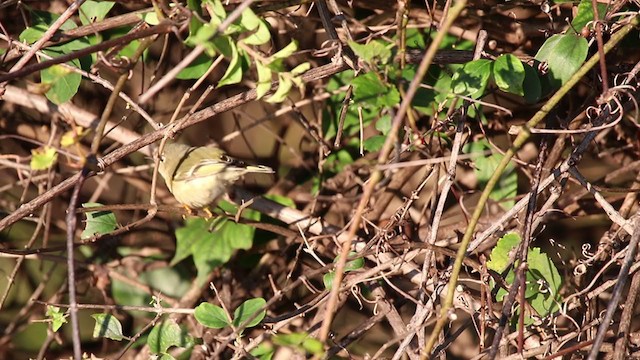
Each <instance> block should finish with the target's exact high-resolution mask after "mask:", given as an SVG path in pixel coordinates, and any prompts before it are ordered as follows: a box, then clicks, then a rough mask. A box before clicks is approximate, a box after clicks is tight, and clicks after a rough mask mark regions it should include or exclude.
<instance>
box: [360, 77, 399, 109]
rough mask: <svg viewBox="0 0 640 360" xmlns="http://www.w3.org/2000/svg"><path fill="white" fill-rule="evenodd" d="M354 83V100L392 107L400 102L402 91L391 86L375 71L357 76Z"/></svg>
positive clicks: (370, 104)
mask: <svg viewBox="0 0 640 360" xmlns="http://www.w3.org/2000/svg"><path fill="white" fill-rule="evenodd" d="M351 84H352V85H353V100H354V101H356V102H359V103H362V105H366V106H369V107H374V108H382V107H392V106H396V105H397V104H399V103H400V93H399V92H398V90H397V89H396V88H395V87H393V86H391V85H387V84H384V83H383V82H382V80H380V78H378V76H377V75H376V74H375V73H374V72H368V73H365V74H362V75H359V76H357V77H356V78H355V79H353V81H352V82H351Z"/></svg>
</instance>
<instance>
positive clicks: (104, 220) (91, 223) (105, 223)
mask: <svg viewBox="0 0 640 360" xmlns="http://www.w3.org/2000/svg"><path fill="white" fill-rule="evenodd" d="M96 206H102V204H99V203H84V204H82V207H83V208H91V207H96ZM85 215H86V217H87V220H86V221H85V228H84V230H83V231H82V235H80V237H81V238H82V239H88V238H90V237H92V236H94V235H96V234H99V235H102V234H108V233H110V232H112V231H113V230H115V229H117V228H118V221H117V220H116V215H115V214H114V213H112V212H111V211H89V212H86V213H85Z"/></svg>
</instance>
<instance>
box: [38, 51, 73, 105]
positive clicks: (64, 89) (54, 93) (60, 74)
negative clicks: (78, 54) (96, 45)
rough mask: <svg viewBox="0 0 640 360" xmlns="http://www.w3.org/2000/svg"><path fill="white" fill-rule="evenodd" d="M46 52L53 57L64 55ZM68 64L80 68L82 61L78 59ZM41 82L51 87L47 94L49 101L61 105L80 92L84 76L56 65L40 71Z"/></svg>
mask: <svg viewBox="0 0 640 360" xmlns="http://www.w3.org/2000/svg"><path fill="white" fill-rule="evenodd" d="M44 52H45V53H46V54H47V55H49V56H51V57H57V56H60V55H62V54H61V53H58V52H54V51H52V50H46V51H44ZM66 64H67V65H70V66H73V67H75V68H80V61H79V60H78V59H74V60H71V61H69V62H67V63H66ZM40 81H42V83H43V84H47V85H49V86H50V88H49V90H48V91H47V92H46V94H45V96H46V97H47V99H49V100H50V101H51V102H52V103H54V104H57V105H60V104H62V103H65V102H67V101H69V100H70V99H71V98H72V97H73V96H74V95H75V94H76V93H77V92H78V89H79V88H80V82H81V81H82V75H80V74H78V73H75V72H73V71H71V70H70V69H68V68H66V67H64V66H62V65H60V64H56V65H52V66H50V67H48V68H46V69H44V70H42V71H40Z"/></svg>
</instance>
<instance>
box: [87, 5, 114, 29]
mask: <svg viewBox="0 0 640 360" xmlns="http://www.w3.org/2000/svg"><path fill="white" fill-rule="evenodd" d="M114 4H115V3H114V2H113V1H93V0H87V1H85V3H84V4H82V6H80V11H79V14H80V22H81V23H82V25H88V24H92V23H94V22H98V21H102V20H104V18H105V17H106V16H107V14H108V13H109V11H110V10H111V8H112V7H113V5H114Z"/></svg>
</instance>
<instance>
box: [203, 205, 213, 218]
mask: <svg viewBox="0 0 640 360" xmlns="http://www.w3.org/2000/svg"><path fill="white" fill-rule="evenodd" d="M202 211H204V213H205V214H206V216H205V219H207V220H208V219H211V218H212V217H213V213H212V212H211V210H209V207H205V208H203V209H202Z"/></svg>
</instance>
